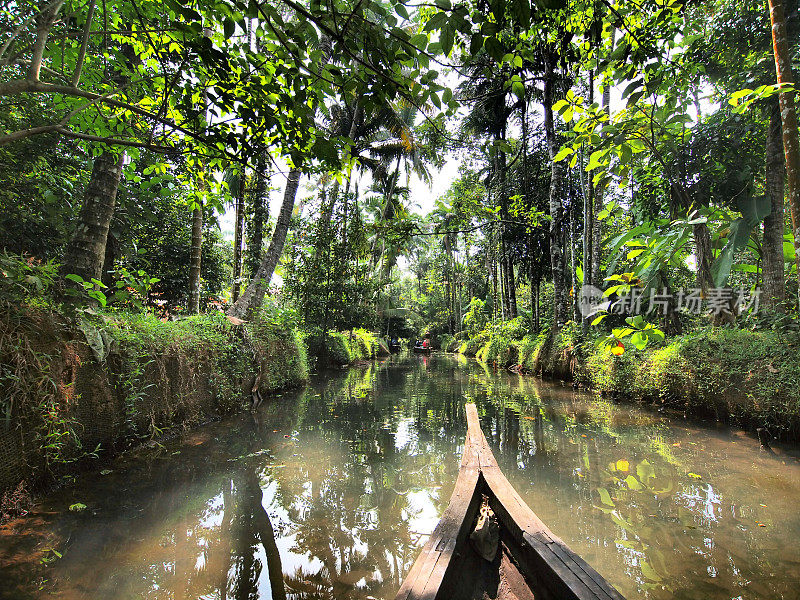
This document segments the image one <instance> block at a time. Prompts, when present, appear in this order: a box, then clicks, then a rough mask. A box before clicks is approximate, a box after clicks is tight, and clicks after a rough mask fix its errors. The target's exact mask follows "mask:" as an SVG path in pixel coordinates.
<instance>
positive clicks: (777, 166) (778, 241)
mask: <svg viewBox="0 0 800 600" xmlns="http://www.w3.org/2000/svg"><path fill="white" fill-rule="evenodd" d="M766 157H767V160H766V191H767V195H768V196H769V199H770V205H771V207H772V212H771V213H770V214H769V215H768V216H767V217H766V218H765V219H764V243H763V245H762V251H761V255H762V259H763V261H764V269H763V277H764V294H763V296H764V297H763V302H764V305H765V306H766V307H767V308H769V309H771V310H773V311H775V312H783V311H784V302H786V281H785V280H784V264H783V228H784V223H783V216H784V208H783V203H784V173H785V168H784V157H783V145H782V143H781V114H780V110H779V108H778V103H777V102H775V103H774V104H773V106H772V110H771V111H770V118H769V129H768V130H767V143H766Z"/></svg>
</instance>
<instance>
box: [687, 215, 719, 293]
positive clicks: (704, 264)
mask: <svg viewBox="0 0 800 600" xmlns="http://www.w3.org/2000/svg"><path fill="white" fill-rule="evenodd" d="M692 233H693V235H694V246H695V258H696V259H697V287H699V288H700V289H701V290H703V296H705V295H706V293H707V292H708V290H709V288H712V287H714V278H713V276H712V275H711V261H712V258H713V255H712V253H711V232H710V231H709V229H708V225H706V224H705V223H697V224H696V225H692Z"/></svg>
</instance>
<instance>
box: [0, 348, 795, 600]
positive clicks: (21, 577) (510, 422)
mask: <svg viewBox="0 0 800 600" xmlns="http://www.w3.org/2000/svg"><path fill="white" fill-rule="evenodd" d="M468 400H471V401H475V402H476V403H477V404H478V410H479V412H480V414H481V418H482V423H483V427H484V431H485V432H486V434H487V437H488V438H489V441H490V443H492V444H493V445H494V446H495V450H496V455H497V458H498V460H499V462H500V463H501V466H502V468H503V470H504V472H505V473H506V475H507V476H508V478H509V480H510V481H511V482H512V484H514V485H515V486H516V487H517V489H518V490H519V492H520V494H521V495H522V496H523V497H524V498H525V500H526V501H527V502H528V503H529V505H530V506H531V508H533V510H534V511H535V512H537V513H538V515H539V516H540V517H541V518H542V519H543V520H544V521H545V522H546V523H548V525H549V526H550V527H551V528H552V529H553V530H554V531H555V533H556V534H557V535H559V536H560V537H561V538H562V539H564V541H566V542H567V543H568V544H569V545H570V546H571V547H572V548H573V550H575V551H576V552H577V553H579V554H580V555H582V556H583V557H584V558H585V559H586V560H587V561H588V562H589V563H590V564H592V565H593V566H594V567H595V568H596V569H597V570H598V571H600V573H602V574H603V575H604V576H605V577H606V578H607V579H609V580H610V581H611V582H612V583H613V584H614V585H615V586H617V588H618V589H619V590H620V591H621V592H622V593H623V594H624V595H626V596H627V597H628V598H630V599H634V598H652V599H666V598H676V599H677V598H691V599H695V598H697V599H701V598H703V599H723V598H724V599H734V598H737V599H738V598H740V599H752V598H763V599H767V598H768V599H776V598H783V599H790V598H791V599H796V598H800V462H798V458H797V456H798V453H797V452H792V451H784V452H779V453H778V454H775V455H773V454H768V453H765V452H762V451H760V450H759V447H758V443H757V442H756V441H754V440H753V439H751V438H749V437H746V436H744V435H742V434H740V433H738V432H735V431H729V430H727V429H715V428H713V427H706V426H703V425H697V424H687V423H686V422H683V421H676V420H671V419H669V418H667V417H665V416H662V415H659V414H658V413H654V412H651V411H649V410H642V409H639V408H637V407H634V406H630V405H614V404H612V403H609V402H606V401H604V400H601V399H598V398H597V397H595V396H593V395H590V394H584V393H575V392H573V391H572V390H571V389H568V388H563V387H559V386H556V385H552V384H548V383H543V382H540V381H537V380H535V379H533V378H522V377H518V376H515V375H509V374H505V373H501V374H494V373H491V372H488V371H486V370H485V369H484V368H483V367H481V366H480V365H478V364H476V363H474V362H469V363H467V362H466V361H464V360H459V359H458V358H455V357H451V356H439V355H434V356H432V357H418V356H405V357H392V358H391V359H387V360H386V361H384V362H382V363H379V364H376V365H373V366H369V367H366V368H361V369H353V370H351V371H349V372H346V373H341V374H340V373H336V374H328V375H324V376H321V377H319V378H317V379H315V380H314V381H313V382H312V383H311V384H310V385H309V386H308V388H307V389H305V390H303V391H300V392H296V393H293V394H285V395H283V396H282V397H280V398H277V399H275V400H274V401H271V402H269V403H268V406H266V407H264V408H263V410H261V411H260V412H259V413H258V414H257V415H255V416H252V415H249V414H245V415H240V416H237V417H234V418H231V419H228V420H225V421H223V422H221V423H216V424H213V425H209V426H207V427H203V428H201V429H199V430H196V431H193V432H191V433H190V434H187V435H186V436H184V437H183V438H181V439H179V440H175V441H173V442H170V443H168V444H166V446H165V447H164V448H162V449H158V448H156V449H148V450H144V451H140V452H139V453H138V454H132V455H129V456H126V457H124V458H121V459H120V460H118V461H116V462H114V463H113V464H111V465H110V466H109V469H110V470H111V472H110V473H107V474H105V475H101V474H100V473H96V474H92V475H89V476H85V477H83V478H81V479H80V480H79V482H78V484H77V485H76V486H75V487H74V488H72V489H70V490H67V491H63V492H60V493H58V494H54V495H53V496H51V497H49V498H47V499H46V500H45V501H44V502H43V503H42V504H41V505H40V506H38V507H37V508H36V510H35V511H33V512H32V513H31V514H30V515H29V516H28V517H26V518H24V519H19V520H17V521H15V522H13V523H10V524H8V525H7V526H5V527H4V528H2V529H1V530H0V597H2V598H14V599H15V600H16V599H20V600H24V599H26V598H41V597H46V598H63V599H79V598H80V599H83V598H91V599H95V598H97V599H100V598H102V599H104V600H115V599H133V598H148V599H159V600H161V599H176V600H177V599H183V598H185V599H195V598H202V599H208V600H210V599H223V598H224V599H240V598H247V599H266V598H286V597H288V598H298V599H299V598H309V599H310V598H346V599H351V598H352V599H355V598H365V599H366V598H392V597H393V595H394V592H395V591H396V590H397V588H398V587H399V584H400V581H401V579H402V577H403V575H404V574H405V573H406V571H407V570H408V569H409V568H410V566H411V564H412V563H413V561H414V558H415V556H416V554H417V552H418V550H419V547H420V546H421V545H422V544H423V543H424V542H425V539H426V535H427V534H428V533H430V532H431V531H432V529H433V527H434V525H435V524H436V521H437V519H438V516H439V515H440V514H441V512H442V510H443V509H444V506H445V505H446V503H447V500H448V498H449V495H450V492H451V490H452V486H453V484H454V482H455V478H456V474H457V468H458V460H459V457H460V452H461V448H462V444H463V436H464V433H465V429H466V424H465V420H464V415H463V404H464V402H465V401H468ZM77 502H80V503H82V504H85V505H86V507H87V508H86V509H85V510H83V511H82V512H74V511H70V510H69V509H68V507H69V506H70V505H73V504H75V503H77Z"/></svg>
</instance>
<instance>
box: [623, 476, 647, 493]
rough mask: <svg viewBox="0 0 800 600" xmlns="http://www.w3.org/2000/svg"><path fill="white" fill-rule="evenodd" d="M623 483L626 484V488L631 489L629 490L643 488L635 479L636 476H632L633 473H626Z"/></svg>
mask: <svg viewBox="0 0 800 600" xmlns="http://www.w3.org/2000/svg"><path fill="white" fill-rule="evenodd" d="M625 485H627V486H628V489H631V490H643V489H644V486H643V485H642V484H641V483H639V480H638V479H636V477H634V476H633V475H628V476H627V477H626V478H625Z"/></svg>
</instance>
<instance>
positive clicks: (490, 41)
mask: <svg viewBox="0 0 800 600" xmlns="http://www.w3.org/2000/svg"><path fill="white" fill-rule="evenodd" d="M484 46H485V48H486V52H487V53H488V54H489V56H491V57H492V58H493V59H494V60H496V61H497V62H500V61H502V60H503V45H502V44H501V43H500V41H499V40H498V39H497V38H496V37H494V36H492V37H487V38H486V41H485V42H484Z"/></svg>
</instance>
